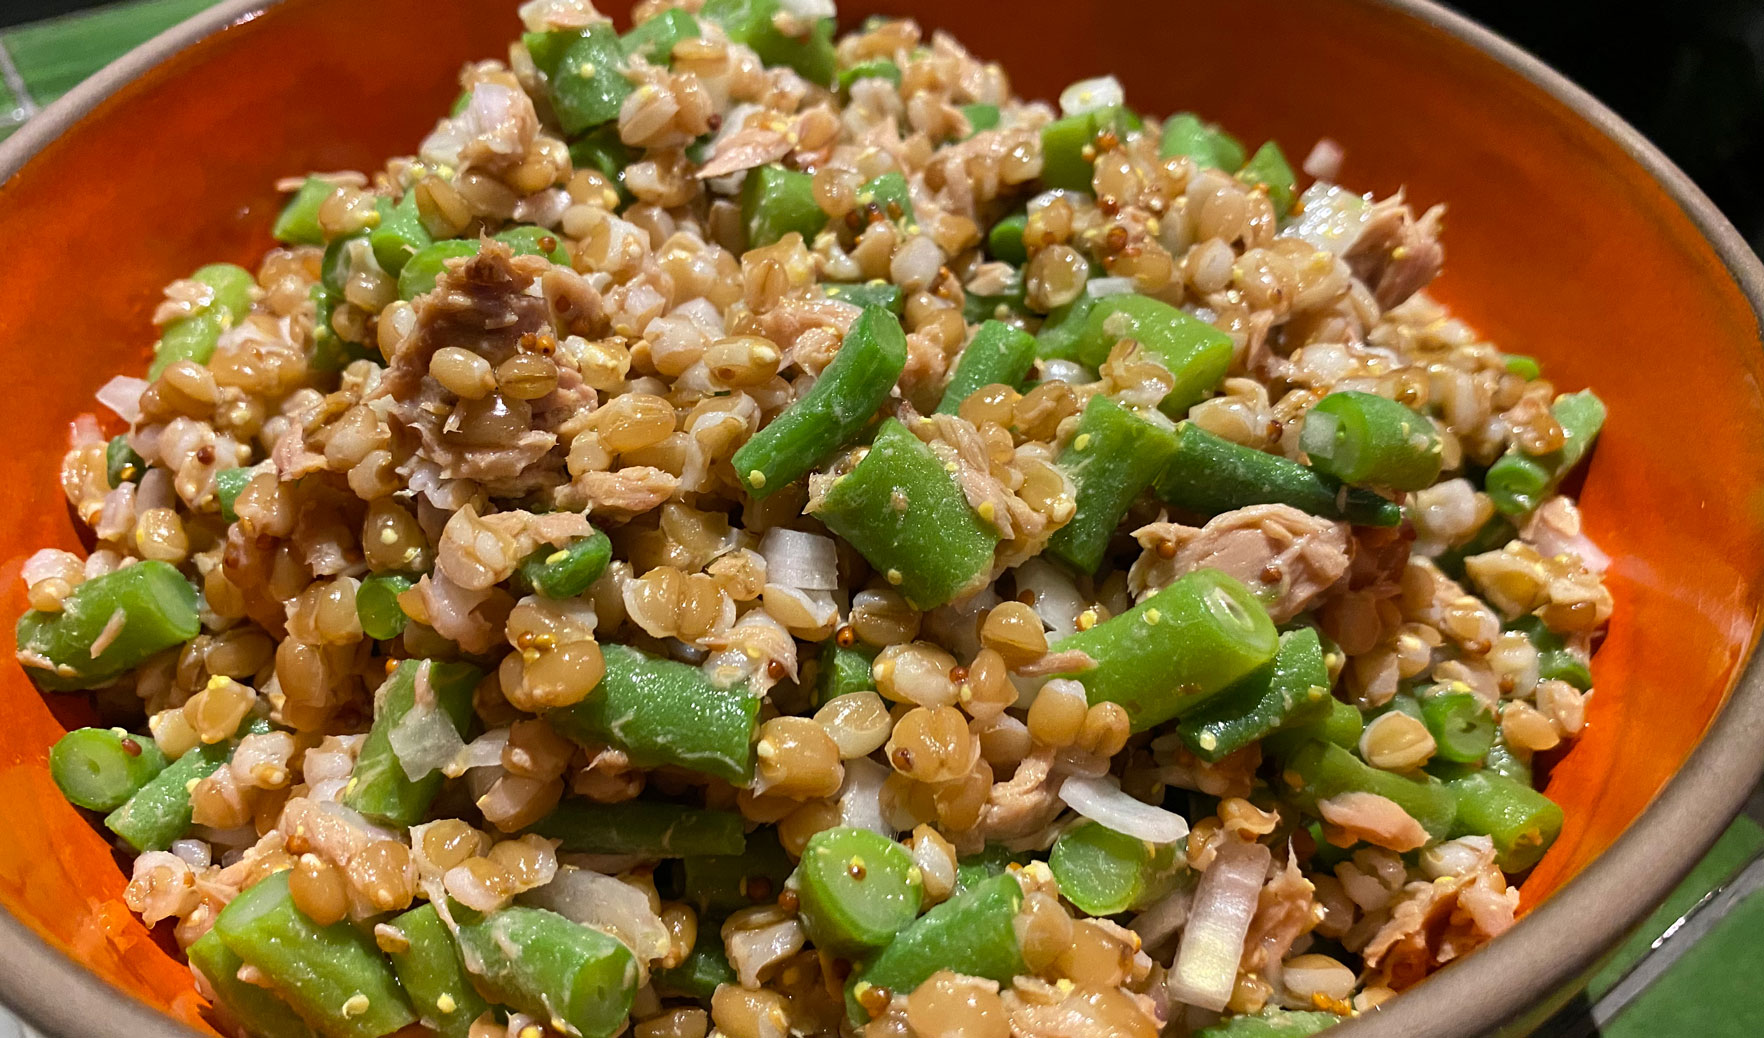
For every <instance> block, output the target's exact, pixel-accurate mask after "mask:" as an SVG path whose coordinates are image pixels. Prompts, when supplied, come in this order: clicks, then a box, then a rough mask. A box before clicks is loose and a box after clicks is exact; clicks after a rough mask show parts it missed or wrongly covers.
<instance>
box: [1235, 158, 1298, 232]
mask: <svg viewBox="0 0 1764 1038" xmlns="http://www.w3.org/2000/svg"><path fill="white" fill-rule="evenodd" d="M1237 179H1239V180H1241V181H1243V182H1244V183H1246V184H1250V185H1253V186H1258V187H1263V188H1266V189H1267V191H1268V201H1270V202H1272V203H1273V204H1274V218H1275V219H1277V220H1284V219H1286V217H1287V214H1289V213H1291V212H1292V202H1293V199H1294V198H1296V197H1297V196H1298V178H1297V177H1295V176H1293V173H1292V166H1291V164H1289V163H1288V162H1287V161H1286V153H1285V152H1283V151H1281V150H1280V145H1278V144H1275V143H1274V142H1273V141H1269V142H1268V143H1266V144H1264V145H1262V146H1261V147H1260V148H1257V149H1256V153H1255V154H1254V155H1251V156H1250V160H1249V161H1248V162H1246V163H1244V166H1243V169H1241V170H1239V171H1238V174H1237Z"/></svg>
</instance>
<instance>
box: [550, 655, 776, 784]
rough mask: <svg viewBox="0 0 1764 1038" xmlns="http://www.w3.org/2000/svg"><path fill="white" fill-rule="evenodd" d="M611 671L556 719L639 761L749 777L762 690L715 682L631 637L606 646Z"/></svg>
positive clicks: (577, 735) (737, 779)
mask: <svg viewBox="0 0 1764 1038" xmlns="http://www.w3.org/2000/svg"><path fill="white" fill-rule="evenodd" d="M600 651H601V656H602V658H603V659H604V660H605V663H606V676H605V677H603V678H601V679H600V685H599V686H598V687H597V688H595V690H594V692H593V694H592V695H590V696H588V698H586V699H584V700H582V701H581V702H580V703H577V704H576V705H575V706H570V707H565V708H563V709H561V710H553V711H552V712H551V714H550V715H549V716H550V718H551V723H552V724H553V725H554V726H555V727H556V728H557V729H558V731H560V732H562V733H563V734H564V735H567V736H569V737H570V738H572V739H576V740H579V741H589V742H601V743H606V744H610V745H613V746H616V747H618V748H619V749H621V750H624V751H625V753H626V755H627V756H628V757H630V759H631V763H632V764H635V765H636V766H638V767H640V768H653V767H661V766H663V765H669V764H672V765H676V766H679V767H682V768H690V769H692V770H694V771H702V772H704V773H706V774H708V775H715V776H717V777H718V778H723V779H727V780H729V781H730V782H734V783H736V784H738V785H745V784H746V783H747V781H748V780H749V779H750V778H751V777H752V775H753V734H754V730H755V729H756V728H757V727H758V723H759V721H758V718H759V706H760V701H759V697H758V696H755V695H752V694H751V693H749V692H748V690H747V687H746V686H745V685H738V686H736V687H734V688H728V689H722V688H717V687H715V686H713V685H712V684H711V683H710V679H708V678H706V677H705V676H704V674H703V672H701V671H700V670H699V669H698V668H697V667H691V666H687V665H686V664H684V663H679V662H677V661H674V660H668V659H661V658H658V657H655V656H651V655H649V654H648V653H645V652H643V651H641V650H638V649H633V648H631V647H630V646H627V645H614V644H605V645H602V646H601V647H600Z"/></svg>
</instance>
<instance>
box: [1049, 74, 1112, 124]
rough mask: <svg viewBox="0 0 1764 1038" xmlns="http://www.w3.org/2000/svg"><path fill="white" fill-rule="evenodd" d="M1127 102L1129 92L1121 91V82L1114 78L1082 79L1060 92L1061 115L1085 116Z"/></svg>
mask: <svg viewBox="0 0 1764 1038" xmlns="http://www.w3.org/2000/svg"><path fill="white" fill-rule="evenodd" d="M1126 100H1127V92H1126V91H1125V90H1123V89H1121V81H1120V80H1118V79H1116V78H1115V77H1114V76H1097V77H1096V78H1095V79H1080V80H1079V81H1078V82H1076V83H1073V84H1072V85H1071V86H1069V87H1067V88H1066V89H1064V90H1062V91H1060V114H1061V115H1083V114H1084V113H1085V112H1094V111H1096V110H1097V109H1099V108H1113V107H1114V106H1116V105H1119V104H1123V103H1125V102H1126Z"/></svg>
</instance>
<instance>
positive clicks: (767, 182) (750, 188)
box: [741, 164, 827, 249]
mask: <svg viewBox="0 0 1764 1038" xmlns="http://www.w3.org/2000/svg"><path fill="white" fill-rule="evenodd" d="M814 179H815V178H814V177H812V176H810V175H808V174H807V173H798V172H796V171H795V170H790V169H785V168H784V167H783V166H779V165H776V164H774V165H770V166H761V167H759V168H758V169H750V170H748V171H747V179H746V180H744V181H742V183H741V225H742V226H743V227H745V228H747V247H748V248H750V249H758V248H763V247H764V246H767V245H771V244H773V243H775V242H777V241H778V239H780V238H782V237H784V236H785V235H786V234H789V233H790V232H791V231H795V232H796V233H798V234H800V235H802V240H803V243H804V244H808V243H811V242H813V241H814V237H815V235H816V234H817V233H819V232H820V230H821V228H823V227H825V226H827V214H826V213H824V212H822V211H821V205H820V203H819V202H816V201H815V191H814Z"/></svg>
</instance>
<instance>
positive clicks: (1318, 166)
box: [1302, 137, 1347, 181]
mask: <svg viewBox="0 0 1764 1038" xmlns="http://www.w3.org/2000/svg"><path fill="white" fill-rule="evenodd" d="M1346 156H1347V152H1345V151H1343V150H1342V148H1341V145H1339V144H1337V143H1335V142H1334V141H1332V140H1330V139H1329V138H1328V137H1324V138H1321V139H1320V140H1318V141H1317V143H1316V144H1315V145H1314V146H1312V148H1311V153H1310V154H1309V155H1306V156H1305V164H1304V166H1303V167H1302V168H1303V169H1304V171H1305V173H1306V174H1307V175H1309V176H1311V177H1313V178H1315V179H1317V180H1329V181H1334V180H1338V179H1340V175H1341V160H1342V159H1343V158H1345V157H1346Z"/></svg>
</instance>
